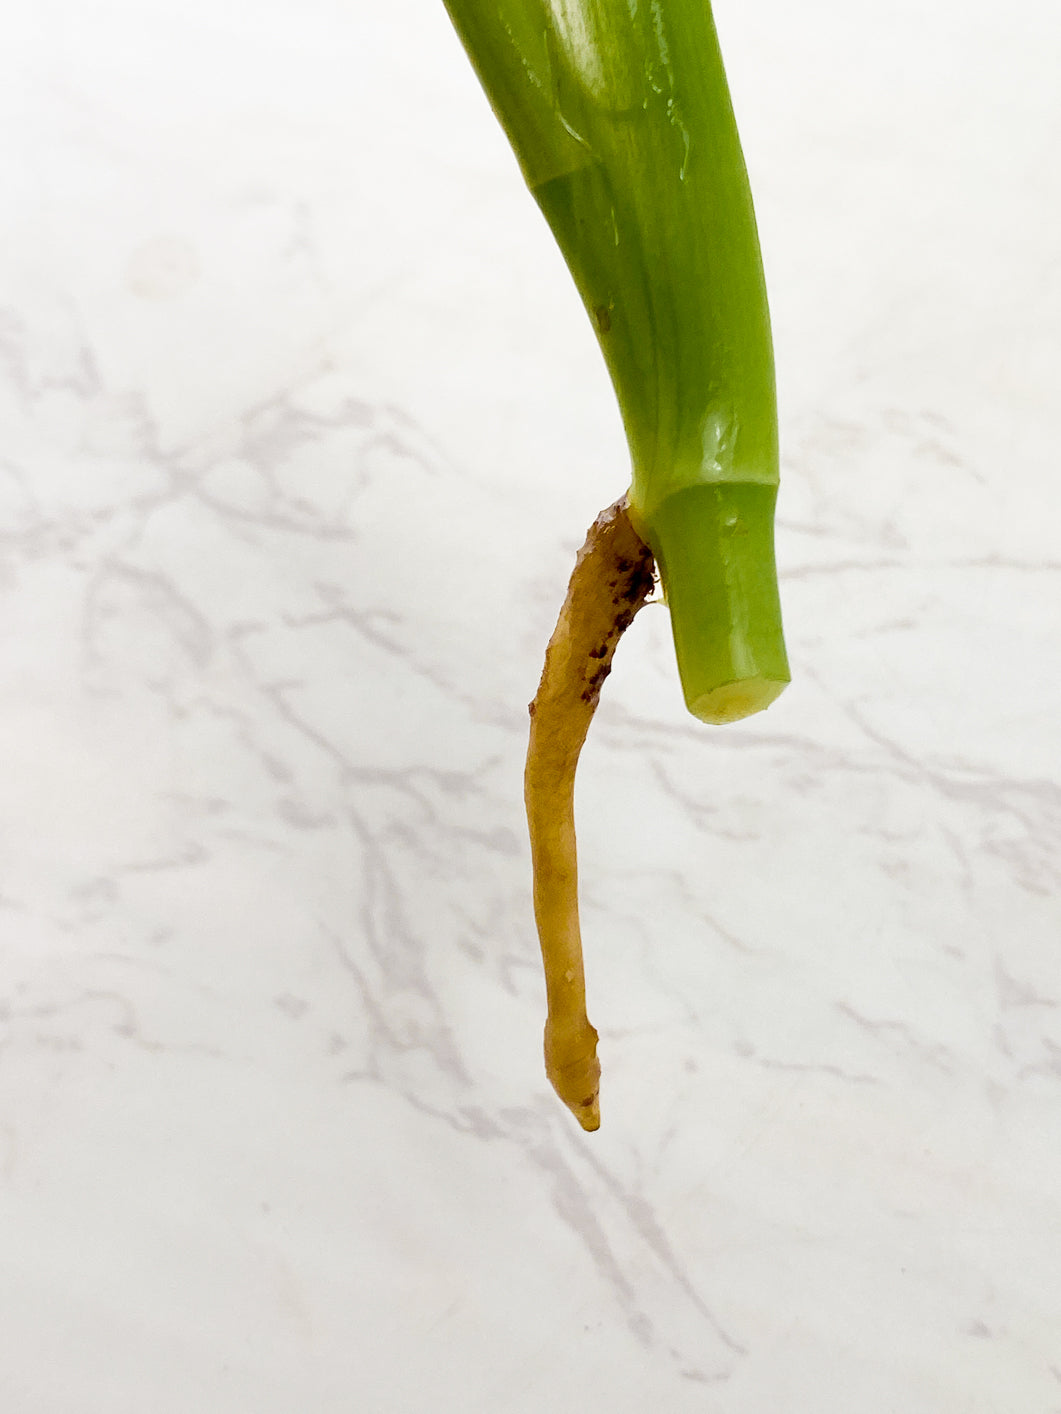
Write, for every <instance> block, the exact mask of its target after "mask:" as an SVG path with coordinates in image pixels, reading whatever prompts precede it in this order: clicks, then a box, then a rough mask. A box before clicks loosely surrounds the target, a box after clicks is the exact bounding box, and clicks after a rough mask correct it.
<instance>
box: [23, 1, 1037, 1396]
mask: <svg viewBox="0 0 1061 1414" xmlns="http://www.w3.org/2000/svg"><path fill="white" fill-rule="evenodd" d="M797 12H798V13H797ZM251 13H252V12H251V11H250V10H249V9H248V7H246V6H245V5H242V4H238V3H236V0H186V3H184V4H182V5H179V6H178V5H176V4H167V3H164V0H95V2H94V3H93V4H92V5H83V4H77V3H74V0H34V3H33V4H32V5H21V6H20V5H15V4H11V5H8V6H7V7H6V15H5V25H4V32H5V41H4V46H3V50H2V53H0V115H2V121H3V130H4V132H5V133H6V135H7V136H6V141H5V142H4V144H3V146H2V149H0V191H2V192H3V206H4V219H3V223H2V234H0V433H2V437H0V637H2V646H0V769H2V781H3V789H2V791H0V1278H2V1279H0V1403H2V1406H3V1408H4V1410H5V1414H95V1411H100V1414H104V1412H105V1414H142V1411H146V1410H149V1411H151V1414H190V1412H191V1411H195V1414H204V1412H205V1414H294V1411H298V1414H302V1412H303V1411H313V1414H340V1412H341V1414H347V1412H348V1411H355V1410H356V1411H371V1414H407V1412H408V1414H419V1411H425V1414H426V1411H431V1414H449V1411H453V1414H456V1412H457V1411H460V1414H536V1411H541V1410H546V1409H549V1410H560V1411H566V1410H575V1409H588V1410H592V1411H601V1414H604V1411H609V1414H610V1412H611V1411H617V1412H618V1414H642V1411H644V1410H646V1409H660V1410H666V1411H668V1414H692V1411H697V1414H701V1411H705V1412H706V1414H714V1412H715V1411H718V1412H719V1414H722V1411H725V1412H726V1414H729V1412H730V1411H742V1414H777V1411H779V1410H784V1411H793V1414H796V1412H797V1411H798V1414H850V1411H852V1410H859V1411H863V1414H891V1411H896V1414H898V1412H899V1411H901V1414H941V1411H946V1414H1003V1412H1004V1414H1016V1411H1019V1414H1056V1412H1057V1411H1059V1410H1061V957H1059V953H1061V926H1059V925H1061V903H1059V885H1061V877H1059V875H1061V786H1059V782H1058V740H1059V727H1058V723H1059V721H1061V665H1059V649H1058V641H1059V634H1058V623H1059V618H1061V593H1059V591H1061V553H1059V550H1058V539H1059V535H1058V532H1059V525H1061V496H1059V493H1058V480H1057V474H1058V464H1057V463H1058V434H1059V432H1061V408H1059V402H1058V395H1057V388H1058V381H1059V374H1061V351H1059V338H1061V255H1059V250H1058V243H1057V230H1058V225H1059V220H1061V172H1059V166H1058V159H1057V154H1058V151H1059V145H1061V96H1059V91H1058V87H1057V73H1058V70H1059V67H1061V10H1059V9H1058V7H1057V5H1056V3H1054V0H1014V4H1013V5H1011V6H1010V7H1009V8H1008V9H1007V10H1006V11H1004V12H1003V11H1000V10H999V8H998V7H997V6H996V5H991V6H988V5H987V4H986V3H983V2H982V0H976V2H975V3H969V2H968V0H965V2H964V3H961V4H959V3H958V0H940V3H938V4H935V5H932V6H927V7H926V6H924V5H922V4H921V3H917V4H915V3H913V0H897V3H895V4H893V5H891V6H888V7H885V8H884V9H882V8H881V7H879V6H870V5H857V4H856V5H852V4H850V3H841V0H807V3H805V4H803V5H801V6H799V7H792V6H789V5H787V4H785V3H782V0H759V3H756V4H755V5H742V4H740V3H738V0H718V3H717V18H718V23H719V27H720V30H721V33H722V38H723V43H724V46H725V49H726V53H727V56H728V61H729V67H730V74H731V79H732V85H733V90H734V96H735V102H736V105H737V109H738V114H739V117H740V119H741V122H742V130H743V132H744V136H745V144H746V149H747V157H748V163H749V167H750V170H751V174H752V179H753V184H754V188H755V191H756V196H757V202H758V209H759V216H760V225H761V232H762V239H763V247H764V255H765V261H766V266H767V274H768V279H769V282H770V287H771V292H772V301H773V311H774V321H775V333H776V342H777V353H778V367H779V384H780V400H781V418H782V437H783V444H784V486H783V492H782V498H781V503H780V526H779V539H778V553H779V560H780V565H781V571H782V592H783V598H784V606H785V612H786V622H787V632H788V639H789V647H790V652H791V658H792V663H793V670H794V682H793V684H792V687H791V688H790V689H789V691H788V692H787V693H786V694H785V695H784V696H783V697H782V698H781V699H780V701H779V702H778V703H777V704H776V705H775V706H774V707H773V708H772V709H771V710H770V712H769V713H767V714H765V715H763V716H761V717H758V718H754V719H752V720H750V721H748V722H745V723H742V724H740V725H737V726H735V727H731V728H728V729H723V730H718V731H711V730H709V729H707V728H703V727H701V726H699V725H698V724H697V723H695V722H694V721H693V720H692V719H691V718H688V717H687V716H686V715H685V714H684V711H683V708H682V705H681V700H680V694H679V691H678V687H677V683H676V675H675V669H674V666H673V660H672V652H671V647H670V643H669V637H668V635H669V627H668V623H667V616H666V611H665V610H664V609H662V608H660V609H652V610H648V611H646V612H645V613H644V614H643V615H642V616H641V618H640V619H639V620H638V622H637V624H636V625H635V628H634V631H632V632H631V633H630V634H629V635H628V636H627V639H626V640H625V642H624V645H623V648H622V650H621V652H620V655H619V660H618V661H617V666H616V671H615V673H614V675H613V677H612V679H611V680H610V682H609V684H608V688H607V689H606V692H605V696H604V701H603V704H602V708H601V711H600V714H599V718H598V722H597V725H596V728H595V731H594V734H593V738H592V740H591V741H590V744H589V745H588V747H587V749H586V752H585V756H584V761H583V766H582V771H581V783H580V796H579V812H580V837H581V864H582V874H583V901H584V931H585V935H586V940H587V950H588V974H589V989H590V998H591V1015H592V1016H593V1018H594V1020H595V1022H596V1024H597V1026H598V1027H599V1028H600V1031H601V1037H602V1056H603V1063H604V1071H605V1074H604V1090H603V1109H604V1127H603V1128H602V1130H601V1131H600V1133H599V1134H598V1135H595V1136H586V1135H584V1134H582V1133H581V1131H579V1130H578V1129H577V1128H576V1126H575V1125H574V1122H573V1121H572V1120H571V1119H570V1118H569V1116H568V1115H567V1114H566V1113H565V1112H564V1111H563V1110H562V1109H561V1107H560V1106H559V1104H558V1103H557V1102H556V1101H555V1100H554V1099H553V1097H552V1095H551V1093H550V1092H549V1091H548V1089H547V1086H546V1083H545V1081H544V1078H543V1075H542V1066H541V1056H540V1038H541V1025H542V1020H543V987H542V982H541V977H540V968H539V963H538V960H537V955H536V942H535V937H534V932H533V925H532V919H531V912H530V900H529V879H528V848H527V845H526V841H525V839H524V833H523V819H522V807H521V774H522V764H523V752H524V747H525V735H526V703H527V701H528V700H529V698H530V697H531V695H532V693H533V691H534V687H535V685H536V682H537V677H538V673H539V670H540V663H541V654H542V651H543V648H544V644H545V641H546V638H547V636H548V633H549V631H550V629H551V627H552V623H553V620H554V618H555V614H556V611H557V608H558V605H559V599H560V595H561V593H562V590H563V586H564V584H565V582H566V577H567V574H568V571H569V568H570V564H571V561H572V557H573V555H574V552H575V550H576V548H577V546H578V544H579V543H580V541H581V538H582V535H583V532H584V530H585V527H586V526H587V525H588V523H589V522H590V521H591V520H592V519H593V517H594V516H595V514H596V513H597V511H598V510H599V509H600V508H601V507H602V506H604V505H605V504H607V503H608V502H609V501H611V500H612V499H614V497H615V496H616V495H617V494H619V492H621V491H622V490H623V488H624V485H625V466H626V458H625V452H624V447H623V443H622V438H621V435H620V429H619V425H618V419H617V415H616V413H615V410H614V407H613V404H612V401H611V395H610V392H609V389H608V386H607V383H606V380H605V376H604V373H603V369H602V366H601V364H600V360H599V357H598V354H597V350H596V347H595V345H594V342H593V339H592V336H591V333H590V330H589V327H588V323H587V321H586V320H585V318H584V316H583V314H582V311H581V309H580V307H579V305H578V303H577V300H576V299H575V297H574V294H573V290H572V289H571V287H570V286H569V283H568V280H567V277H566V274H565V272H564V270H563V267H562V265H561V263H560V261H559V257H558V256H557V255H556V253H555V252H554V250H553V249H552V246H551V243H550V240H549V237H548V235H547V232H546V230H545V228H544V225H543V223H542V222H541V221H540V219H539V218H538V216H537V213H536V211H535V209H534V207H533V205H532V203H531V202H530V199H529V198H528V196H527V195H526V193H525V192H524V191H523V189H522V187H521V186H520V182H519V179H518V176H517V173H516V169H515V166H514V163H513V162H512V160H511V158H510V156H509V154H508V152H507V150H506V148H505V146H504V143H503V141H502V139H501V136H500V134H499V132H498V131H497V130H496V129H495V126H494V124H493V122H492V120H491V119H490V115H489V112H488V110H487V108H486V106H485V103H484V101H483V99H482V97H481V95H480V93H479V91H478V89H477V86H476V84H475V81H474V79H473V77H472V75H471V72H470V69H469V68H468V66H467V64H466V62H465V60H464V57H463V55H462V53H461V52H460V50H459V47H458V45H457V43H456V41H455V39H454V38H453V36H452V34H451V33H450V30H449V28H448V22H447V20H446V16H445V14H444V12H443V10H442V7H441V3H440V0H388V3H387V4H386V5H370V4H369V3H368V0H352V3H347V4H339V3H336V0H298V3H296V0H260V3H259V4H258V5H256V6H255V7H254V9H253V18H251V17H250V16H251Z"/></svg>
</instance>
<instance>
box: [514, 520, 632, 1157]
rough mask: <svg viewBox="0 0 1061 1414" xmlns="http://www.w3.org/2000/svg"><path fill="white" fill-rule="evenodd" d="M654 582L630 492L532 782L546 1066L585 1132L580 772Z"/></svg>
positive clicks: (593, 1073)
mask: <svg viewBox="0 0 1061 1414" xmlns="http://www.w3.org/2000/svg"><path fill="white" fill-rule="evenodd" d="M654 582H655V576H654V564H653V559H652V552H651V550H650V549H649V548H648V546H647V545H646V544H645V543H644V541H643V540H642V539H641V538H640V536H639V535H638V534H637V532H636V531H635V530H634V528H633V525H632V524H631V522H630V517H629V514H628V511H627V501H626V497H625V496H624V497H623V498H622V499H621V500H619V501H616V503H615V505H613V506H609V507H608V509H607V510H606V511H602V512H601V514H600V515H599V516H598V517H597V519H596V520H595V521H594V523H593V525H592V526H591V527H590V529H589V533H588V535H587V536H586V543H585V544H584V545H583V547H582V549H581V550H580V551H579V553H578V559H577V560H576V562H575V568H574V571H573V573H572V575H571V580H570V583H569V584H568V586H567V598H566V599H565V600H564V605H563V608H562V609H561V610H560V617H559V619H558V620H557V624H556V628H555V629H554V630H553V636H552V638H551V639H550V640H549V646H548V648H547V649H546V651H545V667H544V669H543V670H542V677H541V682H540V683H539V685H538V691H537V694H536V695H535V698H534V701H533V702H532V703H531V704H530V714H531V728H530V742H529V745H528V748H527V769H526V774H525V777H524V788H525V796H526V803H527V823H528V825H529V827H530V840H531V859H532V862H533V866H534V916H535V919H536V921H537V924H538V938H539V941H540V943H541V949H542V960H543V962H544V964H545V990H546V996H547V1000H548V1008H549V1014H548V1021H547V1022H546V1026H545V1070H546V1074H547V1075H548V1077H549V1080H550V1082H551V1083H552V1086H553V1089H554V1090H555V1091H556V1093H557V1094H558V1095H559V1097H560V1099H561V1100H563V1102H564V1104H565V1105H567V1107H568V1109H569V1110H570V1111H571V1113H572V1114H573V1115H574V1116H575V1118H576V1119H577V1120H578V1122H579V1124H581V1126H582V1128H583V1129H587V1130H592V1129H598V1128H599V1127H600V1099H599V1090H600V1063H599V1061H598V1060H597V1033H596V1031H595V1030H594V1029H593V1027H592V1026H591V1025H590V1023H589V1020H588V1018H587V1016H586V979H585V973H584V970H583V965H582V936H581V933H580V930H579V922H578V863H577V858H576V846H575V812H574V803H575V768H576V766H577V765H578V758H579V753H580V752H581V750H582V746H583V743H584V742H585V740H586V734H587V732H588V731H589V724H590V722H591V721H592V720H593V714H594V712H595V711H596V709H597V701H598V699H599V697H600V690H601V687H602V685H603V683H604V680H605V678H606V677H607V676H608V674H609V672H611V665H612V657H613V655H614V653H615V648H616V645H617V644H618V642H619V639H620V638H621V637H622V635H623V633H624V632H625V631H626V629H627V628H629V626H630V624H631V623H632V622H633V618H634V615H635V614H636V613H637V611H638V609H640V608H641V606H642V605H643V604H644V602H645V600H646V598H647V597H648V595H649V594H650V593H651V591H652V587H653V584H654Z"/></svg>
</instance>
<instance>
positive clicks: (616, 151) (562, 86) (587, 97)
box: [445, 0, 789, 1130]
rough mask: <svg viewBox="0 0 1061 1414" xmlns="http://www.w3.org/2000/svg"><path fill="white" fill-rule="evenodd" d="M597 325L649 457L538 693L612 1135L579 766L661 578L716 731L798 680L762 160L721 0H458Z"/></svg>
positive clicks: (554, 973)
mask: <svg viewBox="0 0 1061 1414" xmlns="http://www.w3.org/2000/svg"><path fill="white" fill-rule="evenodd" d="M445 3H446V6H447V9H448V10H449V13H450V16H451V18H452V20H453V23H454V25H455V26H456V28H457V31H458V33H459V35H460V37H461V39H462V41H463V43H464V46H465V48H466V50H467V52H468V55H469V57H470V58H471V61H472V63H473V65H474V67H475V69H476V72H477V73H478V76H479V79H480V81H481V83H482V85H483V88H484V89H485V91H486V94H487V97H488V98H489V100H490V103H491V105H492V107H493V109H494V112H495V113H496V115H497V117H498V119H499V120H500V122H501V124H502V126H503V127H504V129H505V132H506V133H507V135H508V138H509V140H510V142H511V144H512V147H513V150H514V151H515V154H516V157H517V159H518V161H519V163H520V166H521V168H522V171H523V175H524V177H525V179H526V182H527V185H528V187H529V188H530V190H531V192H532V194H533V196H534V198H535V200H536V201H537V203H538V205H539V207H540V208H541V210H542V212H543V214H544V216H545V218H546V220H547V221H548V223H549V226H550V228H551V229H552V232H553V235H554V236H555V238H556V240H557V242H558V244H559V246H560V249H561V251H562V253H563V255H564V258H565V259H566V261H567V264H568V267H569V269H570V271H571V274H572V276H573V278H574V281H575V284H576V286H577V288H578V291H579V294H580V295H581V297H582V301H583V303H584V305H585V307H586V311H587V313H588V315H589V317H590V320H591V321H592V324H593V328H594V330H595V332H596V335H597V339H598V341H599V343H600V347H601V350H602V352H603V354H604V358H605V361H606V363H607V366H608V370H609V373H610V375H611V379H612V384H613V386H614V389H615V393H616V397H617V399H618V403H619V408H620V411H621V414H622V418H623V424H624V427H625V431H626V437H627V442H628V444H629V448H630V460H631V479H630V486H629V490H628V491H627V493H626V494H625V495H624V496H622V497H621V498H620V499H619V500H618V501H617V502H616V503H615V505H614V506H612V507H610V508H609V509H608V510H607V511H605V512H604V513H602V515H601V516H600V517H599V518H598V520H597V521H596V523H595V524H594V526H593V527H592V528H591V530H590V532H589V535H588V537H587V540H586V543H585V545H584V546H583V548H582V550H581V552H580V554H579V557H578V561H577V563H576V566H575V570H574V573H573V575H572V577H571V582H570V584H569V586H568V593H567V598H566V600H565V602H564V605H563V608H562V610H561V613H560V618H559V620H558V622H557V626H556V630H555V632H554V634H553V637H552V639H551V640H550V643H549V646H548V649H547V651H546V660H545V668H544V671H543V673H542V680H541V684H540V686H539V689H538V693H537V695H536V697H535V699H534V702H533V703H532V704H531V731H530V745H529V749H528V756H527V770H526V781H525V783H526V801H527V815H528V822H529V826H530V834H531V852H532V859H533V864H534V901H535V916H536V920H537V925H538V934H539V939H540V942H541V948H542V957H543V961H544V965H545V976H546V991H547V997H548V1020H547V1022H546V1028H545V1060H546V1071H547V1074H548V1076H549V1079H550V1081H551V1082H552V1084H553V1087H554V1089H555V1090H556V1092H557V1094H558V1095H559V1096H560V1098H561V1099H562V1100H563V1101H564V1103H565V1104H566V1105H567V1106H568V1108H569V1109H570V1110H571V1111H572V1113H573V1114H574V1115H575V1117H576V1118H577V1119H578V1121H579V1123H580V1124H581V1125H582V1126H583V1128H584V1129H587V1130H592V1129H596V1128H597V1127H598V1126H599V1124H600V1110H599V1095H598V1091H599V1078H600V1067H599V1064H598V1061H597V1053H596V1047H597V1033H596V1031H595V1030H594V1028H593V1027H592V1026H591V1025H590V1022H589V1020H588V1017H587V1015H586V1000H585V980H584V972H583V962H582V946H581V939H580V933H579V922H578V893H577V867H576V856H575V831H574V774H575V767H576V764H577V761H578V755H579V752H580V750H581V747H582V744H583V742H584V740H585V737H586V733H587V731H588V728H589V724H590V721H591V719H592V716H593V712H594V709H595V707H596V704H597V698H598V696H599V692H600V688H601V684H602V683H603V681H604V678H605V677H606V676H607V673H608V671H609V669H610V666H611V659H612V654H613V653H614V651H615V646H616V643H617V642H618V639H619V637H620V636H621V634H622V633H623V631H624V630H625V629H626V628H627V627H628V626H629V624H630V622H631V621H632V619H633V617H634V615H635V614H636V613H637V611H638V610H639V609H640V607H641V605H642V604H643V603H644V602H645V599H646V597H647V596H648V594H649V592H650V590H651V588H652V585H653V580H654V574H655V572H657V571H658V575H659V579H660V583H661V587H662V591H663V595H664V598H665V601H666V603H667V604H668V606H669V608H670V614H671V622H672V625H673V632H674V644H675V650H676V655H677V661H678V669H679V674H680V678H681V683H682V689H683V692H684V696H685V702H686V705H687V707H688V709H689V711H690V712H692V713H693V715H694V716H696V717H698V718H700V719H701V720H702V721H704V722H708V723H726V722H733V721H736V720H738V719H740V718H742V717H746V716H748V715H749V714H751V713H753V712H758V711H761V710H762V709H764V708H765V707H768V706H769V705H770V703H771V702H773V701H774V699H775V698H776V697H777V695H778V694H779V693H780V692H781V691H782V689H783V688H784V686H785V684H786V683H787V682H788V678H789V673H788V662H787V658H786V654H785V646H784V639H783V636H782V630H781V612H780V603H779V598H778V591H777V575H776V570H775V564H774V535H773V515H774V504H775V501H776V497H777V484H778V444H777V413H776V400H775V392H774V366H773V350H772V344H771V338H770V323H769V314H768V310H767V302H766V289H765V284H764V279H763V271H762V261H761V258H760V252H759V241H758V235H757V232H756V225H755V215H754V211H753V208H752V200H751V193H750V190H749V186H748V178H747V172H746V169H745V165H744V158H743V155H742V152H741V147H740V140H739V138H738V134H737V127H736V122H735V119H734V115H733V109H732V105H731V102H730V96H729V89H728V86H727V83H726V76H725V71H724V69H723V65H722V56H721V53H720V51H719V45H718V37H717V34H716V31H715V24H714V18H713V16H712V13H711V7H710V4H709V0H491V3H490V4H489V5H486V4H483V3H482V0H445Z"/></svg>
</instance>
